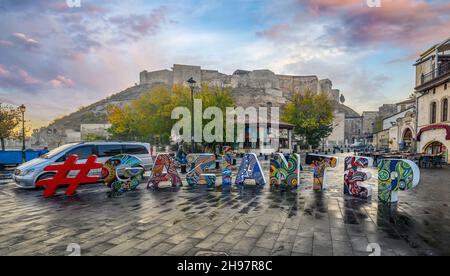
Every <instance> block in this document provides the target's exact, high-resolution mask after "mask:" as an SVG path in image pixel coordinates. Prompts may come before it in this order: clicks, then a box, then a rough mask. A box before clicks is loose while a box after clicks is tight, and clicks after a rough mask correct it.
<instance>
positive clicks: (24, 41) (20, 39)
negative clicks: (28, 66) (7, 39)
mask: <svg viewBox="0 0 450 276" xmlns="http://www.w3.org/2000/svg"><path fill="white" fill-rule="evenodd" d="M12 39H13V40H14V41H15V42H17V43H18V44H20V45H22V46H24V47H26V48H27V49H30V50H31V49H37V48H39V47H40V44H39V42H37V41H36V40H34V39H32V38H30V37H28V36H27V35H25V34H23V33H14V34H12Z"/></svg>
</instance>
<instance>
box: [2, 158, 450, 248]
mask: <svg viewBox="0 0 450 276" xmlns="http://www.w3.org/2000/svg"><path fill="white" fill-rule="evenodd" d="M261 162H262V165H263V167H264V170H265V171H266V172H267V173H268V170H269V164H268V161H261ZM11 172H12V171H3V172H2V174H1V175H0V233H1V234H0V255H68V254H69V253H68V252H66V248H67V246H68V244H71V243H76V244H79V245H80V247H81V254H82V255H177V256H178V255H189V256H194V255H211V254H219V255H263V256H266V255H283V256H290V255H293V256H303V255H363V256H367V255H369V254H370V253H369V252H367V250H366V249H367V246H368V244H370V243H377V244H379V246H380V248H381V255H450V210H449V206H448V204H449V202H450V181H449V179H450V167H444V168H443V169H422V171H421V173H422V180H421V183H420V184H419V186H418V187H417V188H415V189H414V190H411V191H405V192H401V193H400V202H399V204H398V205H397V206H392V207H386V206H384V205H381V204H378V200H377V187H376V185H375V186H374V196H373V198H372V200H369V201H364V200H359V199H354V198H351V197H345V196H343V194H342V185H343V184H342V182H343V181H342V178H343V165H342V162H341V165H340V167H339V168H337V169H335V170H330V171H329V172H328V173H329V180H328V182H329V184H328V189H327V190H325V191H324V192H322V193H317V192H314V191H312V171H311V169H310V168H307V167H305V171H304V172H302V183H301V186H300V187H299V189H298V190H297V191H293V192H279V191H271V190H270V189H269V186H266V187H265V188H264V189H262V190H257V189H255V188H251V187H250V188H247V189H245V190H244V191H233V192H231V193H225V192H221V191H207V190H206V189H205V188H197V189H190V188H188V187H187V186H186V185H185V186H184V187H182V188H181V189H179V190H178V191H175V190H171V189H167V190H161V191H152V190H148V189H147V188H146V182H145V183H142V185H140V186H139V188H138V190H136V191H133V192H129V193H127V194H124V195H123V196H121V197H117V198H109V197H108V196H107V192H108V189H107V188H106V187H104V186H103V185H101V184H95V185H85V186H82V187H80V188H79V189H78V194H77V195H76V196H75V197H72V198H69V197H66V196H64V195H63V194H64V189H60V190H58V196H57V197H55V198H50V199H44V198H43V197H42V191H39V190H21V189H19V188H16V187H15V185H14V183H12V181H11V179H10V178H9V174H10V173H11ZM372 174H374V175H375V174H376V170H374V169H373V172H372ZM371 182H372V183H373V184H376V179H372V180H371Z"/></svg>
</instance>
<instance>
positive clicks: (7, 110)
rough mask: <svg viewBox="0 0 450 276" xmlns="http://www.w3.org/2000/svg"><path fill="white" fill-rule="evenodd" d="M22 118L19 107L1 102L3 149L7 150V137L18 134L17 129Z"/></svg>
mask: <svg viewBox="0 0 450 276" xmlns="http://www.w3.org/2000/svg"><path fill="white" fill-rule="evenodd" d="M21 120H22V118H21V114H20V111H19V110H18V109H17V108H15V107H12V106H10V105H4V104H2V103H0V140H1V146H2V150H5V139H8V138H13V137H16V136H17V133H16V132H15V130H16V129H17V127H18V126H19V123H20V122H21Z"/></svg>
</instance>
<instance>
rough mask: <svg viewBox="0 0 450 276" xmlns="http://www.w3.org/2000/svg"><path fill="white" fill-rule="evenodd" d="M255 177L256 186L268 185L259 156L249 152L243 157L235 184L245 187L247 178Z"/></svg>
mask: <svg viewBox="0 0 450 276" xmlns="http://www.w3.org/2000/svg"><path fill="white" fill-rule="evenodd" d="M250 179H253V180H255V182H256V186H259V187H263V186H264V185H266V179H265V177H264V174H263V172H262V169H261V164H260V163H259V161H258V157H257V156H256V154H254V153H247V154H245V155H244V157H243V158H242V163H241V166H240V167H239V171H238V173H237V176H236V181H235V185H236V186H240V187H243V186H244V185H245V182H246V180H250Z"/></svg>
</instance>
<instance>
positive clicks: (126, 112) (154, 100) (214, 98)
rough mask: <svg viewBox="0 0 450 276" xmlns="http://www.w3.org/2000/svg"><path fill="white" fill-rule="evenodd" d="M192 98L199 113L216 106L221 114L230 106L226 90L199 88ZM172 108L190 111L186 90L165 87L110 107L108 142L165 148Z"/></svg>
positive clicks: (156, 88)
mask: <svg viewBox="0 0 450 276" xmlns="http://www.w3.org/2000/svg"><path fill="white" fill-rule="evenodd" d="M194 98H195V99H201V100H202V104H203V106H202V109H203V110H205V109H206V108H208V107H210V106H217V107H219V108H220V109H221V110H222V111H223V112H225V109H226V107H232V106H233V105H234V100H233V98H232V96H231V92H230V91H229V90H227V89H221V88H209V87H208V86H207V85H202V86H201V88H200V90H199V91H196V92H195V95H194ZM176 107H187V108H189V109H191V92H190V89H189V87H186V86H184V85H174V86H173V87H172V89H168V88H167V87H166V86H157V87H154V88H153V89H152V90H151V91H149V92H148V93H145V94H143V95H142V96H141V97H139V98H137V99H135V100H133V101H132V102H131V103H130V104H128V105H126V106H124V107H118V106H110V107H109V108H108V119H109V122H110V123H111V124H112V127H111V129H110V133H111V134H112V138H113V139H121V140H140V141H150V142H152V143H159V144H168V143H169V142H170V136H171V130H172V127H173V125H174V124H175V123H176V121H175V120H172V119H171V115H172V110H173V109H174V108H176ZM186 142H188V141H186Z"/></svg>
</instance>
